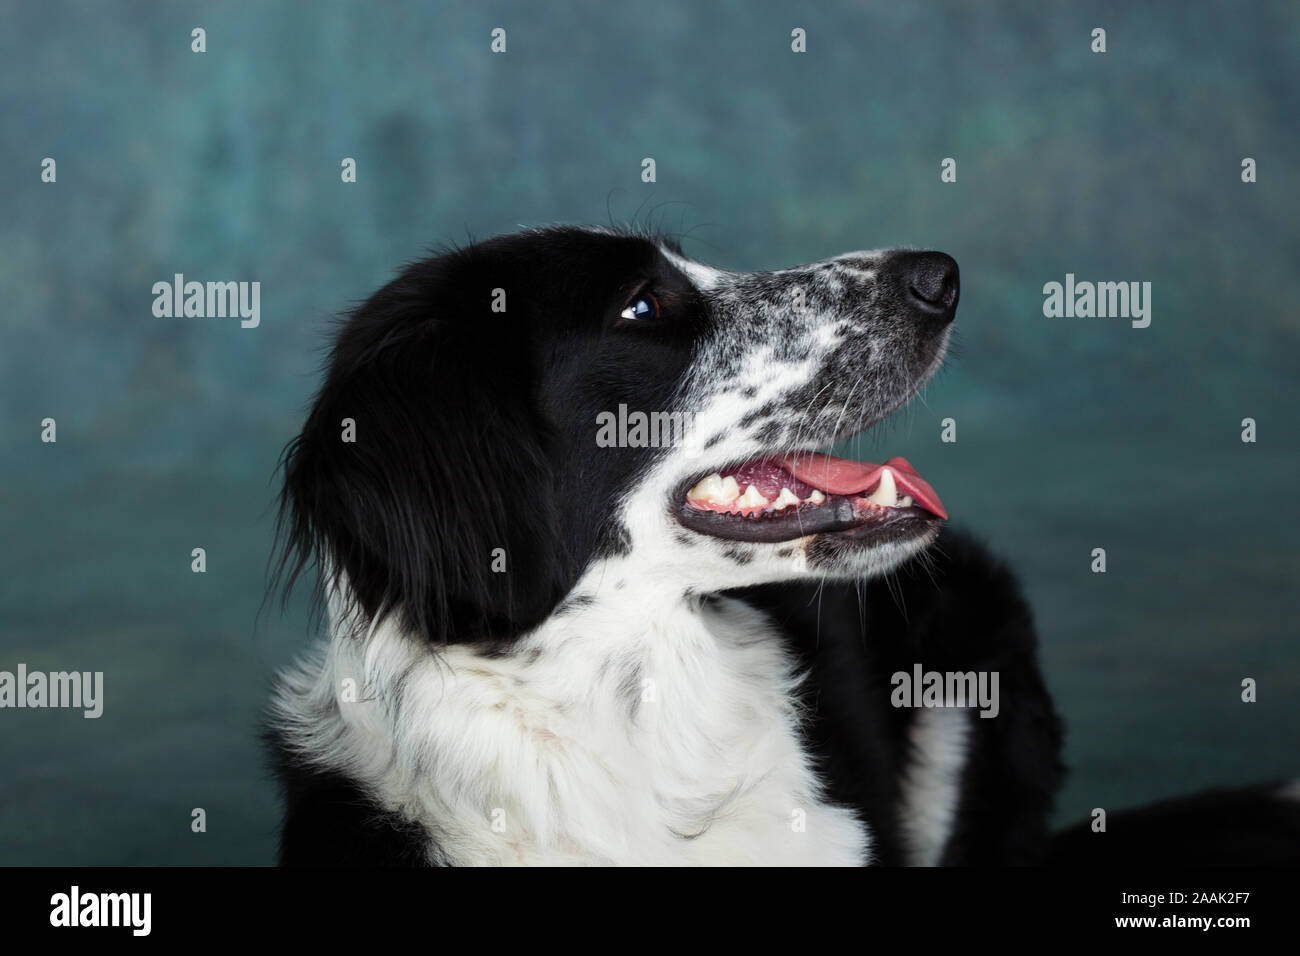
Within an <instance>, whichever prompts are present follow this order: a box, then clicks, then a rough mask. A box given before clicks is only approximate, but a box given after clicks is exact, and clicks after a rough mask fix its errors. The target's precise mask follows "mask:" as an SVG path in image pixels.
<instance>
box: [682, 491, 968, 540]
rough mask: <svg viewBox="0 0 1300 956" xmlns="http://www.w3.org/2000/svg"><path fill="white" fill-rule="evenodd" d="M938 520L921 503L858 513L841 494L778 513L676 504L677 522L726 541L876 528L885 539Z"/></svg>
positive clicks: (863, 533) (855, 533) (853, 533)
mask: <svg viewBox="0 0 1300 956" xmlns="http://www.w3.org/2000/svg"><path fill="white" fill-rule="evenodd" d="M940 520H942V519H940V518H939V516H938V515H933V514H930V512H928V511H926V510H925V509H924V508H917V507H912V508H891V509H889V510H888V511H883V512H881V513H880V514H878V515H877V514H876V513H874V512H871V513H867V514H863V513H861V512H859V511H858V510H857V509H855V508H854V506H853V500H852V499H851V498H848V497H846V496H844V495H830V496H828V497H827V499H826V501H824V502H822V503H821V504H820V505H798V506H796V507H794V508H787V509H786V510H785V512H783V513H782V514H780V515H779V516H772V517H753V518H746V517H744V516H743V515H731V514H720V513H718V512H716V511H702V510H700V509H698V508H692V507H691V506H690V505H689V504H687V503H686V502H685V501H683V502H682V503H681V505H680V506H679V507H678V509H677V521H678V523H679V524H681V525H682V526H683V527H685V528H687V529H689V530H691V531H694V532H697V533H698V534H707V535H709V536H710V537H714V538H724V539H726V540H728V541H755V542H759V543H767V544H773V543H777V542H781V541H793V540H795V539H796V538H803V537H807V536H808V535H810V534H839V533H845V536H846V537H849V538H853V539H866V538H869V537H872V536H874V535H875V534H876V533H877V532H889V536H890V537H891V538H898V537H905V536H910V535H911V534H912V533H917V534H920V533H922V532H924V531H925V530H927V529H929V528H931V527H933V526H934V525H935V524H937V523H938V522H939V521H940Z"/></svg>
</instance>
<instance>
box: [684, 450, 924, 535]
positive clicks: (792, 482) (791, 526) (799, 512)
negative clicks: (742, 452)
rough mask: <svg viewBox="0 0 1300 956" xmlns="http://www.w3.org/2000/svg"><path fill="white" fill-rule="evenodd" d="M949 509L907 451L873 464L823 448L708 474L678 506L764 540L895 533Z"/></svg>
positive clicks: (706, 529) (704, 527)
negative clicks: (906, 456) (827, 452)
mask: <svg viewBox="0 0 1300 956" xmlns="http://www.w3.org/2000/svg"><path fill="white" fill-rule="evenodd" d="M947 517H948V514H947V512H946V511H944V508H943V504H942V503H941V502H940V501H939V496H938V495H937V494H935V491H934V489H933V488H931V487H930V485H929V484H928V483H927V482H926V481H925V479H924V478H922V477H921V476H920V475H918V474H917V473H916V469H914V468H913V467H912V466H911V465H910V464H908V462H907V461H906V460H905V459H902V458H891V459H890V460H889V461H887V462H885V463H884V464H883V465H874V464H870V463H867V462H860V461H851V460H850V459H847V458H834V457H832V456H830V455H823V454H820V453H816V452H801V453H798V454H795V455H787V456H784V457H775V458H773V457H769V458H756V459H753V460H751V461H746V462H742V463H740V464H737V465H732V466H728V467H726V468H723V469H721V470H719V471H715V472H712V473H710V474H708V475H704V476H703V477H701V478H699V479H698V480H696V481H695V482H694V483H693V484H692V485H690V486H689V489H687V490H684V491H683V492H682V493H681V498H680V506H679V508H678V510H677V520H678V521H679V522H680V523H681V524H682V525H683V526H685V527H686V528H689V529H690V530H692V531H695V532H698V533H700V534H707V535H711V536H713V537H715V538H727V539H730V540H733V541H759V542H775V541H790V540H793V539H795V538H802V537H805V536H807V535H811V534H826V533H847V534H848V535H850V536H852V537H855V538H856V537H866V536H874V534H875V533H876V532H889V537H891V538H894V537H898V536H899V535H900V534H902V535H906V534H907V533H908V531H909V530H915V531H916V532H917V533H920V532H923V531H924V530H926V529H928V528H930V527H932V526H933V525H934V524H935V523H936V522H938V521H940V520H943V519H945V518H947Z"/></svg>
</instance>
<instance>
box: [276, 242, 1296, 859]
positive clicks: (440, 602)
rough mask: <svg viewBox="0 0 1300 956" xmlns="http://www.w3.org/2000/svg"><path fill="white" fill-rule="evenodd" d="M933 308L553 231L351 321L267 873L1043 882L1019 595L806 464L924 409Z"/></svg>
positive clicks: (982, 556) (1040, 805) (899, 263)
mask: <svg viewBox="0 0 1300 956" xmlns="http://www.w3.org/2000/svg"><path fill="white" fill-rule="evenodd" d="M959 284H960V283H959V271H958V267H957V264H956V262H955V261H954V260H953V259H952V258H951V257H949V256H947V255H945V254H943V253H940V252H932V251H917V250H910V249H884V250H874V251H867V252H851V253H846V254H844V255H838V256H835V257H834V258H830V259H826V260H823V261H820V262H814V263H812V264H809V265H803V266H797V267H794V268H788V269H781V270H778V271H771V272H749V273H745V272H730V271H724V270H720V269H716V268H713V267H710V266H708V265H705V264H703V263H701V262H699V261H696V260H694V259H692V258H690V257H689V256H687V255H686V254H685V253H684V252H683V250H682V247H681V246H680V245H679V244H678V243H676V242H675V241H673V240H672V239H671V238H666V237H660V236H655V235H649V234H641V233H636V232H631V231H620V230H615V229H606V228H593V227H552V228H545V229H532V230H527V231H524V232H521V233H518V234H515V235H510V236H504V237H499V238H494V239H490V240H487V241H484V242H480V243H476V244H471V245H469V246H466V247H462V248H450V249H446V250H444V251H442V252H440V253H439V254H436V255H434V256H433V257H431V258H429V259H426V260H424V261H420V262H417V263H415V264H413V265H410V266H408V267H407V268H405V269H404V270H402V271H401V272H400V274H399V275H398V276H397V277H396V278H395V279H394V280H393V281H392V282H390V283H389V284H388V285H386V286H385V287H384V288H382V289H381V290H379V291H378V292H377V293H375V294H374V295H373V296H372V297H371V298H370V299H369V300H368V301H366V302H365V303H364V304H363V305H361V306H360V307H359V308H357V309H356V310H355V311H353V312H352V313H351V314H350V315H349V316H348V317H347V318H346V319H345V321H344V322H343V323H342V324H341V325H340V327H339V329H338V331H337V334H336V336H335V338H334V342H333V346H332V350H331V351H330V353H329V358H328V363H327V369H326V372H325V379H324V384H323V386H322V387H321V389H320V391H319V393H318V394H317V395H316V397H315V400H314V402H313V405H312V407H311V410H310V412H309V414H308V416H307V419H306V423H305V425H304V426H303V428H302V430H301V433H300V434H299V435H298V436H297V437H296V438H295V439H293V441H291V442H290V444H289V445H288V447H287V448H286V450H285V454H284V457H283V459H282V467H283V478H284V480H283V491H282V496H281V512H280V522H279V555H280V557H279V559H278V562H277V564H276V567H275V575H274V580H275V585H274V586H275V587H277V588H280V589H283V590H288V589H291V588H292V587H293V586H294V583H295V581H297V580H299V579H301V578H303V577H304V576H309V577H312V578H314V580H315V582H316V583H315V593H316V596H317V598H318V601H319V606H320V607H321V608H322V609H323V610H324V612H325V613H326V614H327V616H328V635H327V636H326V638H325V639H324V640H323V641H321V642H320V643H319V644H318V645H317V646H316V647H314V648H313V649H312V650H311V651H310V652H309V653H308V654H307V655H306V656H305V657H304V658H303V660H302V661H301V662H299V663H298V664H297V665H296V666H295V667H294V668H292V669H290V670H288V671H286V672H285V673H284V674H283V675H282V676H281V678H280V679H279V682H278V684H277V686H276V689H275V692H274V695H273V699H272V704H271V707H270V711H269V717H268V731H267V736H268V741H269V745H270V750H271V753H272V755H273V760H274V766H275V770H276V772H277V774H278V776H279V779H280V781H281V784H282V786H283V791H284V799H285V816H284V822H283V828H282V833H281V848H280V861H281V863H283V864H286V865H369V866H373V865H413V866H422V865H502V864H504V865H555V864H627V865H700V864H722V865H861V864H869V863H870V864H884V865H901V864H907V865H937V864H945V865H967V864H1035V863H1040V862H1043V861H1045V860H1047V859H1048V858H1049V855H1050V854H1051V853H1052V852H1053V851H1052V847H1053V844H1052V840H1051V837H1050V834H1049V828H1048V820H1049V816H1050V813H1051V810H1052V803H1053V799H1054V795H1055V793H1056V791H1057V789H1058V788H1059V785H1060V782H1061V779H1062V774H1063V768H1062V765H1061V763H1060V747H1061V722H1060V719H1059V718H1058V716H1057V714H1056V713H1055V711H1054V709H1053V706H1052V702H1051V699H1050V697H1049V695H1048V693H1047V691H1046V688H1045V686H1044V683H1043V679H1042V676H1041V674H1040V671H1039V666H1038V662H1037V656H1036V636H1035V633H1034V627H1033V622H1032V616H1031V613H1030V610H1029V608H1028V606H1027V605H1026V603H1025V601H1024V599H1023V597H1022V595H1021V593H1020V590H1019V588H1018V585H1017V583H1016V581H1015V579H1014V577H1013V576H1012V574H1011V573H1010V572H1009V571H1008V570H1007V569H1006V568H1005V567H1004V566H1003V565H1002V564H1001V563H999V562H998V561H997V560H996V559H995V558H994V557H992V556H991V555H990V554H989V553H988V551H987V550H986V549H985V548H984V546H983V545H982V544H980V543H978V542H976V541H975V540H973V539H972V538H970V537H968V536H965V535H962V534H959V533H956V532H954V531H953V530H951V529H950V528H949V527H947V524H946V518H947V515H946V513H945V510H944V508H943V505H942V503H941V501H940V499H939V496H938V494H937V493H936V491H935V490H934V489H933V488H932V487H931V486H930V485H929V484H928V483H927V482H926V481H925V479H924V478H923V477H922V476H921V475H920V474H919V473H918V472H917V470H916V469H914V468H913V467H912V465H911V464H910V463H909V462H907V461H905V460H903V459H900V458H893V459H889V460H888V461H886V462H884V463H883V464H868V463H860V462H854V461H849V460H847V459H842V458H835V457H832V456H830V455H827V454H825V453H823V452H821V451H819V449H821V448H823V447H825V446H828V445H831V444H833V443H835V442H837V441H840V440H842V439H845V438H847V437H849V436H851V435H854V434H856V433H858V432H860V431H862V430H863V429H865V428H869V427H871V426H873V425H875V424H877V423H879V422H881V421H883V420H884V419H886V418H887V417H889V416H890V415H891V414H893V413H894V412H896V411H897V410H898V409H899V408H901V407H902V406H903V405H904V404H905V403H906V402H907V401H908V400H909V399H910V398H911V397H912V396H913V395H915V394H916V393H917V391H918V389H920V388H921V387H922V385H923V384H924V383H925V382H926V381H927V379H929V378H930V377H931V376H932V375H933V374H934V372H935V371H936V369H938V368H939V366H940V364H941V363H942V361H943V358H944V354H945V350H946V348H947V344H948V340H949V336H950V333H951V329H952V324H953V321H954V317H955V315H956V309H957V302H958V298H959V291H960V290H959ZM615 422H617V427H614V425H613V423H615ZM646 422H662V423H671V424H673V425H674V426H676V425H682V426H683V427H680V428H677V427H673V428H665V429H662V430H660V429H653V428H652V429H647V428H645V427H643V426H644V424H645V423H646ZM629 423H631V424H630V425H629ZM661 431H665V432H668V433H669V434H668V436H667V440H665V439H664V435H663V434H659V433H658V432H661ZM922 672H924V673H926V674H930V673H934V674H940V675H944V674H947V675H954V674H955V675H993V676H995V678H996V681H997V683H996V685H995V687H996V689H997V695H996V696H997V698H998V700H997V703H996V713H995V714H990V713H987V712H983V713H982V712H980V711H978V710H976V709H975V708H973V707H970V706H965V707H963V706H960V705H958V706H954V701H953V700H952V699H951V693H950V691H951V688H950V689H949V691H945V692H943V693H944V694H947V696H940V697H938V698H936V699H937V706H925V705H923V706H915V704H916V703H917V700H919V698H917V699H913V698H911V697H908V696H907V695H906V694H900V691H899V688H900V678H899V675H911V674H916V675H918V676H919V675H920V674H921V673H922ZM931 703H934V702H933V701H931ZM957 703H958V704H960V702H957ZM986 718H991V719H986ZM1270 799H1272V797H1270Z"/></svg>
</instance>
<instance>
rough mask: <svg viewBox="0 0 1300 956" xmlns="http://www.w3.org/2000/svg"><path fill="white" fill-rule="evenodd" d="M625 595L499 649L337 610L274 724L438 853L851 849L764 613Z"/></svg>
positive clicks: (710, 857)
mask: <svg viewBox="0 0 1300 956" xmlns="http://www.w3.org/2000/svg"><path fill="white" fill-rule="evenodd" d="M621 603H622V602H610V601H598V602H595V603H593V604H591V605H589V606H587V607H584V608H581V609H580V610H575V611H571V612H570V613H568V614H561V615H558V616H556V617H554V618H552V619H551V620H550V621H548V622H547V623H546V624H545V625H543V626H542V627H541V628H539V629H538V630H537V631H535V632H533V633H532V634H530V635H528V636H527V637H526V638H524V639H523V640H522V641H521V642H520V643H519V644H518V645H517V646H516V647H514V648H513V649H512V650H511V651H510V652H509V654H508V655H506V656H498V657H490V656H485V655H482V654H479V653H475V652H473V651H470V650H466V649H464V648H462V647H459V646H453V647H451V648H449V649H448V650H446V651H445V652H443V653H440V654H438V655H437V656H435V655H433V654H432V653H430V652H429V651H428V650H427V649H426V648H423V647H421V646H420V645H419V644H418V643H417V642H414V641H412V640H410V639H408V638H406V637H404V636H402V635H401V634H399V633H397V632H396V630H395V629H393V628H392V626H391V625H383V626H381V627H379V628H376V629H374V630H373V631H372V632H371V633H370V634H369V636H368V637H365V636H362V637H350V636H347V635H346V633H345V632H346V629H347V628H346V622H342V621H340V620H339V619H338V617H337V616H334V617H332V627H333V630H334V632H335V634H334V637H333V638H332V639H331V640H330V641H329V642H328V644H327V646H325V647H324V648H323V649H322V652H320V653H318V654H317V656H316V657H314V658H313V659H312V660H310V661H309V662H308V663H307V664H306V666H305V667H304V668H302V669H301V670H299V671H297V672H296V673H292V674H289V675H287V676H286V677H285V679H284V680H283V681H282V683H281V687H280V692H279V695H278V698H277V709H278V712H279V716H280V720H281V722H282V725H283V726H284V728H285V730H286V736H287V739H288V740H290V741H291V742H292V743H293V744H294V745H295V746H297V747H298V748H299V749H300V750H301V751H302V752H303V754H304V755H305V756H307V757H308V758H309V759H311V760H313V761H314V762H316V763H317V764H319V765H321V766H324V767H329V768H332V769H336V770H341V771H343V772H345V773H347V774H349V775H351V776H352V777H353V778H355V779H357V780H358V781H360V782H362V783H363V784H364V785H365V786H366V787H367V788H368V789H369V790H370V791H371V792H373V793H374V794H375V795H376V797H377V798H378V799H379V800H380V801H381V802H382V803H383V804H384V805H385V806H387V807H389V808H391V809H393V810H396V811H399V812H401V813H402V814H404V815H405V816H407V817H409V818H411V819H413V820H417V821H419V822H421V823H423V824H424V825H425V826H426V827H427V828H428V830H429V832H430V834H431V835H432V838H433V841H434V843H435V844H436V846H437V847H438V854H439V856H438V857H436V858H435V860H436V861H445V862H450V863H454V864H460V865H474V864H593V863H594V864H634V865H697V864H736V865H745V864H753V865H799V864H830V865H856V864H860V863H863V862H865V861H866V858H867V856H868V836H867V833H866V832H865V828H864V827H863V826H862V825H861V824H860V823H859V822H858V821H857V819H856V818H855V817H854V816H853V815H852V813H850V812H849V811H848V810H845V809H842V808H838V807H832V806H828V805H826V804H825V803H824V802H822V800H821V799H820V795H819V792H818V785H817V781H816V778H815V775H814V773H813V770H812V768H811V766H810V765H809V761H808V759H807V757H806V755H805V754H804V753H803V752H802V750H801V749H800V744H799V738H798V733H797V714H796V709H795V705H794V701H793V694H792V691H793V689H794V686H795V684H796V679H795V678H794V677H793V676H792V674H791V666H790V661H789V659H788V658H787V656H786V654H785V652H784V651H783V649H782V648H781V646H780V643H779V641H778V640H777V638H776V635H774V634H773V633H772V632H771V625H770V623H769V622H768V621H767V619H766V618H765V617H763V616H762V615H761V614H760V613H759V612H757V611H755V610H753V609H752V608H750V607H749V606H747V605H745V604H743V603H740V602H738V601H733V600H730V599H713V600H712V601H709V602H707V603H705V604H704V605H703V606H702V607H701V606H700V605H699V604H698V603H693V602H691V601H680V600H679V601H678V602H677V603H676V604H675V605H673V606H672V607H670V608H668V609H666V610H665V609H662V608H655V613H654V614H649V613H647V611H648V610H649V608H648V607H645V606H642V607H640V608H635V609H633V608H630V607H628V606H626V605H624V606H619V604H621ZM335 610H336V609H335V608H332V609H331V611H332V613H333V612H334V611H335ZM629 622H635V623H629Z"/></svg>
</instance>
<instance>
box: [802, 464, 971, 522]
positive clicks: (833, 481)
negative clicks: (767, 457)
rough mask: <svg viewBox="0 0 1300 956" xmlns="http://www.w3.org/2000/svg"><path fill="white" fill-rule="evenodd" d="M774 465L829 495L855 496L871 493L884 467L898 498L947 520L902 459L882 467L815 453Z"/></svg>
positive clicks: (936, 500)
mask: <svg viewBox="0 0 1300 956" xmlns="http://www.w3.org/2000/svg"><path fill="white" fill-rule="evenodd" d="M777 464H778V465H780V466H781V467H782V468H784V469H785V470H786V471H788V472H789V473H790V474H792V475H794V477H796V478H798V479H799V480H800V481H802V482H805V483H807V484H810V485H812V486H813V487H814V488H820V489H821V490H822V491H824V492H826V493H827V494H832V495H856V494H858V493H860V492H870V491H873V490H875V488H876V486H877V485H878V484H880V470H881V469H882V468H885V467H888V468H889V470H890V471H891V472H893V475H894V482H895V484H897V485H898V493H899V495H900V496H901V495H911V496H912V498H913V499H915V501H916V503H917V504H918V505H920V506H921V507H922V508H924V509H925V510H926V511H929V512H931V513H933V514H936V515H938V516H939V517H940V518H947V517H948V512H946V511H944V509H943V504H942V503H941V502H940V501H939V496H938V495H937V494H935V493H934V489H933V488H931V487H930V486H929V484H928V483H927V482H926V480H925V479H924V478H922V477H921V476H920V475H918V474H917V473H916V469H914V468H913V467H912V466H911V465H909V464H908V463H907V459H905V458H891V459H889V461H887V462H885V464H883V465H872V464H869V463H867V462H861V461H850V460H849V459H847V458H833V457H831V456H830V455H823V454H820V453H818V452H812V453H809V454H801V455H790V456H789V457H787V458H781V459H778V460H777Z"/></svg>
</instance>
